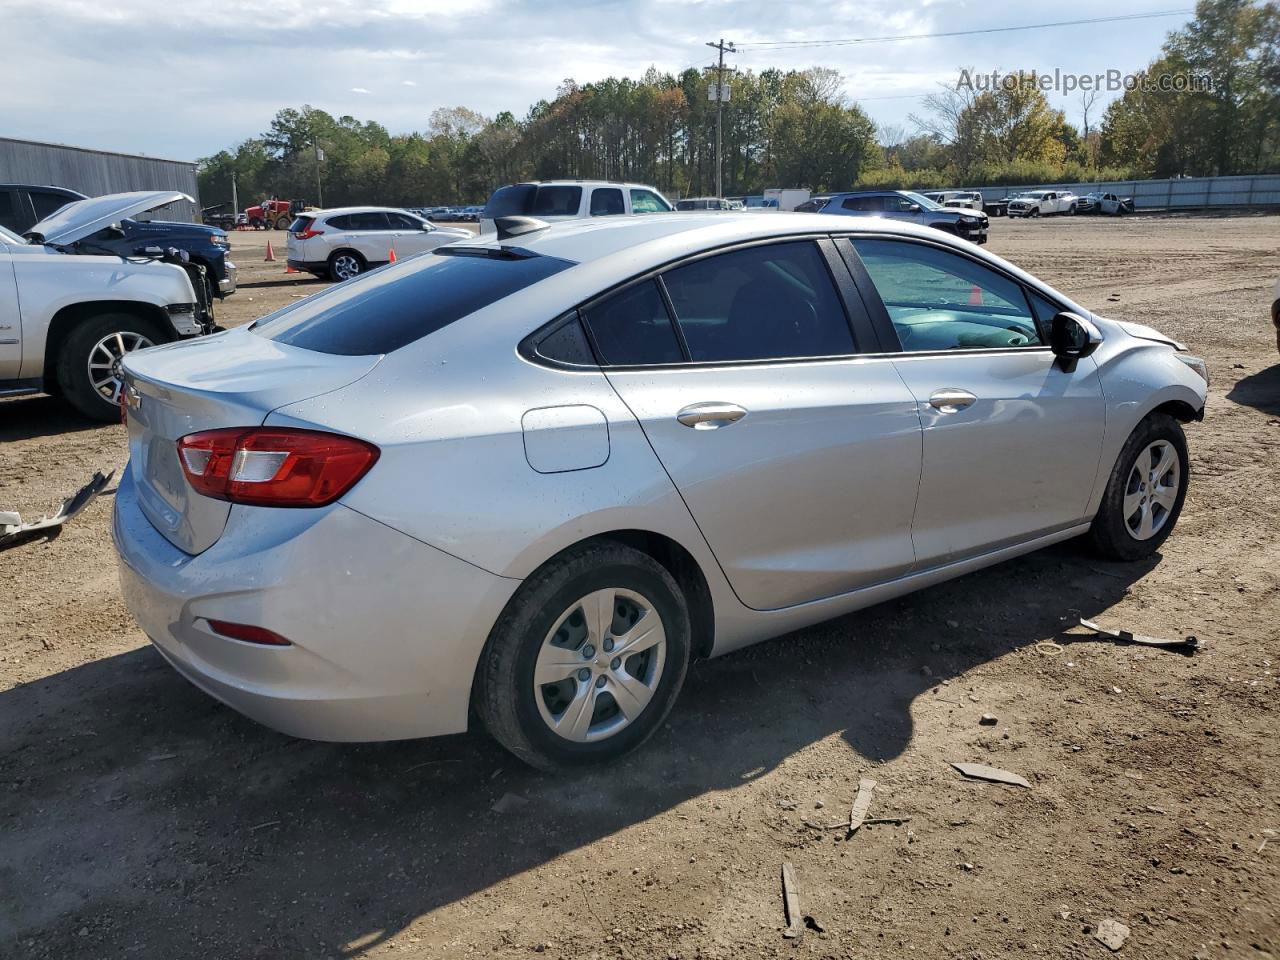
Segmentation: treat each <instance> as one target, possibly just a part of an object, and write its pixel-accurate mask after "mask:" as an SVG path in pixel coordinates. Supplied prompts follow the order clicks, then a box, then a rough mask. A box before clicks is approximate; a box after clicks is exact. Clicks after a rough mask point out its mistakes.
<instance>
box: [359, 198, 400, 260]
mask: <svg viewBox="0 0 1280 960" xmlns="http://www.w3.org/2000/svg"><path fill="white" fill-rule="evenodd" d="M348 220H350V222H351V225H350V227H349V228H348V229H349V230H350V232H349V233H348V234H347V245H348V246H350V247H353V248H354V249H355V250H357V251H358V252H359V253H360V255H361V256H362V257H364V258H365V260H366V261H368V262H369V263H386V262H387V261H388V260H390V259H391V247H392V241H393V239H394V237H393V233H394V231H392V229H391V224H390V223H389V222H388V221H387V215H386V214H385V213H383V212H382V211H381V210H369V211H365V212H363V213H352V214H350V215H349V216H348ZM397 256H399V254H397Z"/></svg>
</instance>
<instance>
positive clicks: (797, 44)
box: [738, 10, 1195, 50]
mask: <svg viewBox="0 0 1280 960" xmlns="http://www.w3.org/2000/svg"><path fill="white" fill-rule="evenodd" d="M1188 13H1195V11H1194V10H1160V11H1156V12H1154V13H1129V14H1124V15H1121V16H1114V17H1090V18H1089V19H1087V20H1057V21H1054V22H1052V23H1026V24H1022V25H1021V26H1016V27H984V28H982V29H980V30H947V31H943V32H940V33H907V34H902V35H900V36H895V37H854V38H852V39H847V40H773V41H760V42H759V43H739V44H738V46H739V48H742V47H752V48H754V49H757V50H762V49H773V50H777V49H784V48H791V49H795V48H810V47H847V46H852V45H854V44H860V43H895V42H897V41H899V40H934V39H938V38H940V37H972V36H976V35H978V34H982V33H1010V32H1012V31H1015V30H1044V29H1048V28H1050V27H1076V26H1081V25H1083V24H1091V23H1120V22H1121V21H1125V20H1154V19H1156V18H1158V17H1175V16H1185V15H1186V14H1188Z"/></svg>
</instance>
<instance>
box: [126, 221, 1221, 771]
mask: <svg viewBox="0 0 1280 960" xmlns="http://www.w3.org/2000/svg"><path fill="white" fill-rule="evenodd" d="M498 228H499V229H498V233H497V234H496V235H487V236H482V237H479V238H477V239H476V240H474V241H471V242H465V241H464V242H462V243H456V244H452V245H450V246H447V247H441V248H439V249H438V250H436V251H434V252H432V253H427V254H424V255H422V256H420V257H416V258H414V259H413V260H409V261H405V262H403V263H399V264H395V265H392V266H389V267H384V268H381V269H378V270H375V271H373V272H371V273H369V274H368V275H366V276H364V277H361V278H359V279H357V280H353V281H350V282H348V283H344V284H341V285H339V286H336V287H334V288H331V289H329V290H327V291H325V292H323V293H320V294H317V295H316V296H313V297H311V298H308V299H306V300H304V301H300V302H298V303H296V304H293V305H290V306H289V307H286V308H285V309H283V310H280V311H278V312H277V313H275V314H272V315H270V316H268V317H266V318H264V319H262V320H260V321H258V322H257V323H255V324H254V325H252V326H251V327H247V328H240V329H236V330H232V331H229V332H226V333H221V334H217V335H215V336H211V337H205V338H202V339H199V340H193V341H189V342H185V343H179V344H172V345H168V346H163V347H158V348H155V349H151V350H146V351H143V352H141V353H133V354H130V355H129V356H128V358H127V359H126V360H125V363H124V371H125V382H126V383H125V389H124V391H123V393H122V401H123V404H124V412H125V414H126V418H127V422H128V429H129V445H130V455H131V459H130V463H129V467H128V469H127V471H126V472H125V475H124V478H123V480H122V481H121V484H120V489H119V492H118V494H117V496H116V499H115V514H114V538H115V543H116V546H117V549H118V552H119V556H120V576H121V583H122V587H123V591H124V595H125V597H126V600H127V602H128V605H129V607H130V609H131V610H132V612H133V614H134V616H135V617H136V618H137V620H138V622H139V624H140V625H141V626H142V628H143V629H144V630H145V631H146V633H147V634H148V635H149V636H150V637H151V639H152V641H153V642H154V643H155V645H156V647H157V648H158V649H159V651H160V652H161V654H163V656H164V657H165V658H166V659H167V660H168V661H169V662H170V663H171V664H172V665H173V666H174V667H175V668H176V669H177V670H178V671H179V672H180V673H182V674H183V675H184V676H186V677H187V678H188V679H190V680H191V681H192V682H193V683H195V684H196V685H198V686H199V687H201V688H202V689H204V690H205V691H207V692H208V693H210V694H212V695H213V696H215V697H217V698H219V699H220V700H222V701H224V702H225V703H227V704H229V705H230V706H232V707H234V708H235V709H237V710H240V711H242V712H244V713H245V714H248V715H249V716H251V717H254V718H256V719H258V720H260V721H261V722H263V723H265V724H268V725H270V726H272V727H275V728H277V729H279V730H282V731H285V732H287V733H290V734H293V735H296V736H301V737H309V738H317V739H325V740H380V739H393V738H403V737H421V736H431V735H437V734H447V733H454V732H459V731H462V730H464V729H466V727H467V724H468V719H469V718H470V717H479V718H480V720H481V721H482V722H483V724H484V726H485V727H486V728H487V729H488V730H489V731H490V733H491V734H492V735H493V736H494V737H496V738H497V739H498V740H499V741H501V742H502V743H503V744H504V745H505V746H506V747H508V748H509V749H510V750H511V751H513V752H514V753H515V754H517V755H518V756H520V757H522V758H524V759H525V760H527V761H529V762H530V763H533V764H535V765H537V766H540V767H544V768H549V769H563V768H567V767H573V766H578V765H583V764H588V763H593V762H597V761H602V760H607V759H611V758H614V757H617V756H619V755H620V754H622V753H624V752H626V751H628V750H631V749H633V748H635V747H636V746H638V745H639V744H640V743H642V742H643V741H644V740H645V739H646V738H647V737H648V736H650V735H651V734H652V733H653V732H654V730H655V729H656V728H657V727H658V726H659V725H660V724H661V723H662V720H663V718H664V717H665V716H666V714H667V712H668V711H669V710H670V709H671V706H672V704H673V702H674V700H675V698H676V695H677V694H678V692H679V690H680V687H681V684H682V682H683V681H684V677H685V672H686V669H687V667H688V664H689V662H690V660H691V659H693V658H698V657H709V656H716V655H720V654H724V653H727V652H729V651H731V650H735V649H737V648H740V647H742V646H745V645H747V644H750V643H755V642H757V641H760V640H764V639H767V638H769V637H773V636H776V635H778V634H781V633H784V632H787V631H790V630H794V629H796V628H799V627H803V626H805V625H807V624H812V623H815V622H817V621H820V620H824V619H827V618H830V617H835V616H839V615H841V614H845V613H848V612H849V611H851V610H856V609H858V608H861V607H866V606H869V605H871V604H874V603H879V602H881V601H883V600H886V599H888V598H891V597H895V596H899V595H901V594H905V593H908V592H910V591H913V590H917V589H920V588H922V587H926V586H929V585H931V584H935V583H938V582H939V581H942V580H946V579H949V578H951V577H956V576H959V575H961V574H964V573H968V572H970V571H973V570H976V569H978V568H981V567H985V566H988V565H990V564H993V563H997V562H1000V561H1002V560H1006V559H1008V558H1010V557H1014V556H1017V555H1019V554H1022V553H1026V552H1028V551H1031V550H1036V549H1038V548H1040V547H1043V546H1046V545H1048V544H1052V543H1056V542H1058V541H1061V540H1066V539H1068V538H1071V537H1084V538H1087V539H1088V540H1089V541H1090V543H1091V544H1092V545H1093V547H1094V548H1095V549H1096V550H1097V551H1099V552H1100V553H1101V554H1103V555H1104V556H1107V557H1111V558H1116V559H1127V560H1132V559H1138V558H1142V557H1146V556H1148V555H1150V554H1152V553H1153V552H1154V551H1156V550H1157V549H1158V548H1159V547H1160V545H1161V544H1162V543H1163V542H1164V540H1165V538H1167V537H1168V536H1169V534H1170V533H1171V532H1172V530H1173V527H1174V524H1175V523H1176V521H1177V519H1178V514H1179V512H1180V511H1181V509H1182V504H1183V498H1184V497H1185V495H1186V491H1187V482H1188V457H1187V444H1186V440H1185V439H1184V436H1183V432H1182V428H1181V425H1180V424H1181V422H1184V421H1188V420H1194V419H1199V418H1200V417H1201V416H1203V411H1204V402H1205V393H1206V389H1207V382H1206V381H1207V373H1206V370H1205V366H1204V364H1203V362H1202V361H1200V360H1198V359H1197V358H1195V357H1192V356H1189V355H1188V354H1187V353H1186V352H1185V351H1184V349H1183V348H1182V347H1181V346H1180V345H1178V344H1176V343H1174V342H1173V341H1171V340H1169V339H1167V338H1166V337H1163V336H1161V335H1160V334H1159V333H1157V332H1156V331H1154V330H1151V329H1150V328H1147V327H1143V326H1140V325H1136V324H1128V323H1120V322H1114V321H1110V320H1107V319H1104V318H1102V317H1099V316H1097V315H1095V314H1093V313H1090V312H1089V311H1088V310H1087V309H1085V308H1084V307H1082V306H1080V305H1078V304H1075V303H1073V302H1071V300H1069V299H1068V298H1067V297H1065V296H1063V295H1062V294H1061V293H1058V292H1057V291H1056V290H1054V289H1052V288H1050V287H1048V286H1046V285H1045V284H1043V283H1041V282H1040V281H1038V280H1036V279H1035V278H1034V277H1032V276H1029V275H1028V274H1026V273H1024V272H1023V271H1021V270H1019V269H1018V268H1016V267H1014V266H1012V265H1011V264H1009V263H1007V262H1005V261H1003V260H1001V259H999V258H998V257H995V256H993V255H991V254H989V253H986V252H984V251H983V250H981V249H980V248H978V247H976V246H974V245H972V244H969V243H967V242H965V241H962V240H959V239H957V238H955V237H951V236H947V235H945V234H942V233H940V232H938V231H935V230H931V229H928V228H923V227H915V226H912V225H909V224H901V223H894V222H887V221H884V220H871V219H865V220H864V219H858V218H849V217H827V216H820V215H807V214H796V215H793V216H785V217H783V216H778V217H758V216H751V215H748V214H734V213H726V214H724V215H722V216H717V217H714V218H708V217H706V216H705V215H704V216H699V215H696V214H694V215H680V214H672V215H669V216H668V215H664V216H661V217H649V218H635V219H632V218H626V219H623V218H618V219H617V220H596V221H583V222H573V223H566V224H563V225H557V226H553V227H548V226H547V225H546V224H544V223H540V222H539V221H536V220H530V219H527V218H518V217H515V218H509V219H507V220H503V221H500V222H499V223H498Z"/></svg>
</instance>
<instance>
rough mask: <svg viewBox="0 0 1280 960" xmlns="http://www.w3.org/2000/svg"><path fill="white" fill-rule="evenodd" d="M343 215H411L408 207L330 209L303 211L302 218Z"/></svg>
mask: <svg viewBox="0 0 1280 960" xmlns="http://www.w3.org/2000/svg"><path fill="white" fill-rule="evenodd" d="M341 213H409V209H408V208H407V207H330V208H329V209H327V210H303V211H302V212H301V213H300V214H298V216H300V217H315V218H317V219H318V218H320V217H331V216H333V215H334V214H341Z"/></svg>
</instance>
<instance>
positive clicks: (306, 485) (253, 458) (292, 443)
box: [178, 427, 379, 507]
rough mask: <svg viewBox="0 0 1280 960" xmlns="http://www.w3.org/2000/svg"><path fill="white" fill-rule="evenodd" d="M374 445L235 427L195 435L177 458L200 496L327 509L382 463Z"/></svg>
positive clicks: (328, 435) (333, 436) (326, 435)
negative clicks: (325, 506)
mask: <svg viewBox="0 0 1280 960" xmlns="http://www.w3.org/2000/svg"><path fill="white" fill-rule="evenodd" d="M378 454H379V451H378V448H377V447H375V446H373V445H372V444H369V443H365V442H364V441H363V440H357V439H356V438H355V437H344V436H341V435H339V434H336V433H321V432H320V431H318V430H295V429H292V428H289V427H277V428H269V427H247V428H245V427H232V428H230V429H226V430H206V431H204V432H202V433H191V434H188V435H187V436H185V437H183V438H182V439H181V440H179V441H178V459H179V461H180V462H181V463H182V470H183V472H184V473H185V474H186V475H187V482H189V483H190V484H191V486H192V487H193V488H194V489H195V491H196V492H197V493H201V494H204V495H205V496H206V497H213V498H214V499H215V500H229V501H230V502H231V503H244V504H250V505H253V506H260V507H323V506H324V505H325V504H328V503H333V501H335V500H337V499H338V498H339V497H340V496H342V495H343V494H344V493H346V492H347V491H348V490H350V489H351V488H352V487H353V486H355V484H356V481H357V480H359V479H360V478H361V477H363V476H364V475H365V474H366V473H367V472H368V471H369V468H370V467H372V466H373V465H374V464H375V463H376V462H377V460H378Z"/></svg>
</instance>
